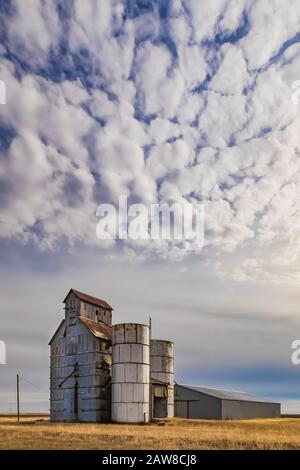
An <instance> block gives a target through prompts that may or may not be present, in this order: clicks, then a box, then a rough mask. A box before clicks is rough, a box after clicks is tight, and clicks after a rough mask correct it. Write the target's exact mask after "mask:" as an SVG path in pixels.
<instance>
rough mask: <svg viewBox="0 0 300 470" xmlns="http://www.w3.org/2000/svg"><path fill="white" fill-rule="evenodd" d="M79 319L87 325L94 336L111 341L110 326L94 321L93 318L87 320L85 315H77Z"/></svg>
mask: <svg viewBox="0 0 300 470" xmlns="http://www.w3.org/2000/svg"><path fill="white" fill-rule="evenodd" d="M79 320H80V321H81V322H82V323H83V324H84V325H85V326H86V327H87V329H88V330H89V331H90V332H91V333H92V334H93V335H94V336H96V338H100V339H104V340H106V341H111V337H112V327H111V326H110V325H106V323H103V322H96V321H94V320H89V319H88V318H85V317H79Z"/></svg>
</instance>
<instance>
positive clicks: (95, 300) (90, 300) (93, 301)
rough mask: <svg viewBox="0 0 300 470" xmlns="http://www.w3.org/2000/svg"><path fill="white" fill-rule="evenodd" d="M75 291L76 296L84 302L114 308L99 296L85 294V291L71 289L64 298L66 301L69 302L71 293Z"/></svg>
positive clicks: (109, 308)
mask: <svg viewBox="0 0 300 470" xmlns="http://www.w3.org/2000/svg"><path fill="white" fill-rule="evenodd" d="M71 293H73V294H75V297H76V298H77V299H79V300H81V301H83V302H86V303H89V304H92V305H97V306H99V307H103V308H105V309H108V310H112V307H111V306H110V305H109V304H108V303H107V302H106V301H105V300H102V299H98V298H97V297H93V296H92V295H88V294H85V293H84V292H79V291H78V290H75V289H71V290H70V291H69V293H68V294H67V296H66V298H65V299H64V301H63V302H64V303H66V302H67V300H68V298H69V296H70V294H71Z"/></svg>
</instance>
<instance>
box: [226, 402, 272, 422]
mask: <svg viewBox="0 0 300 470" xmlns="http://www.w3.org/2000/svg"><path fill="white" fill-rule="evenodd" d="M280 412H281V410H280V404H279V403H265V402H251V401H237V400H222V419H251V418H280Z"/></svg>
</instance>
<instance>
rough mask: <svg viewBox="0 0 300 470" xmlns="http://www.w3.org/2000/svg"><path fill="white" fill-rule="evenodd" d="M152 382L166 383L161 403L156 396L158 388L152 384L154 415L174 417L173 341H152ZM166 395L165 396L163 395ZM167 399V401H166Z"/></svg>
mask: <svg viewBox="0 0 300 470" xmlns="http://www.w3.org/2000/svg"><path fill="white" fill-rule="evenodd" d="M150 364H151V367H150V369H151V381H152V382H155V381H158V382H162V383H165V384H166V385H165V391H164V392H161V395H160V397H161V401H159V396H158V395H157V394H156V390H157V387H156V385H155V384H152V394H151V395H152V413H153V416H154V417H168V418H172V417H173V416H174V345H173V343H172V342H171V341H164V340H155V339H153V340H151V348H150ZM161 388H163V387H161ZM163 393H164V395H162V394H163ZM163 397H166V398H167V400H164V399H163Z"/></svg>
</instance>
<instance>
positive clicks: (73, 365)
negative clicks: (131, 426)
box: [49, 289, 112, 422]
mask: <svg viewBox="0 0 300 470" xmlns="http://www.w3.org/2000/svg"><path fill="white" fill-rule="evenodd" d="M64 303H65V318H64V320H63V321H62V322H61V324H60V325H59V327H58V329H57V330H56V332H55V333H54V335H53V337H52V339H51V340H50V343H49V344H50V418H51V420H52V421H86V422H106V421H110V417H111V386H110V382H111V363H112V352H111V336H112V327H111V320H112V308H111V307H110V305H108V303H107V302H105V301H104V300H101V299H97V298H96V297H92V296H89V295H87V294H83V293H82V292H79V291H76V290H75V289H71V290H70V291H69V293H68V295H67V296H66V298H65V300H64Z"/></svg>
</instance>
